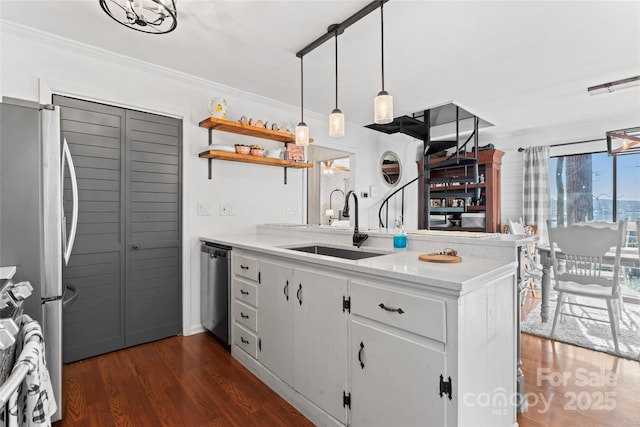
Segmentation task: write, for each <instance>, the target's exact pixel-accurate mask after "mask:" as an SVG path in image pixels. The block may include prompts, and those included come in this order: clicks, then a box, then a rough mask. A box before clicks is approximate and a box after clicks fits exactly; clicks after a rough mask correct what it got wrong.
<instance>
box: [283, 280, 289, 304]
mask: <svg viewBox="0 0 640 427" xmlns="http://www.w3.org/2000/svg"><path fill="white" fill-rule="evenodd" d="M282 292H283V293H284V296H285V298H286V299H287V301H289V281H288V280H287V284H286V285H284V289H283V290H282Z"/></svg>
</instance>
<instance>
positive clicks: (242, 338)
mask: <svg viewBox="0 0 640 427" xmlns="http://www.w3.org/2000/svg"><path fill="white" fill-rule="evenodd" d="M240 341H242V343H243V344H249V341H247V340H245V339H244V337H240Z"/></svg>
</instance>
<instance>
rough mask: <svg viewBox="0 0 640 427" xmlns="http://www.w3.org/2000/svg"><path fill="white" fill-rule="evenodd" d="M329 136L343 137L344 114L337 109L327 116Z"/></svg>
mask: <svg viewBox="0 0 640 427" xmlns="http://www.w3.org/2000/svg"><path fill="white" fill-rule="evenodd" d="M329 136H344V114H342V111H340V109H338V108H335V109H334V110H333V111H332V112H331V115H330V116H329Z"/></svg>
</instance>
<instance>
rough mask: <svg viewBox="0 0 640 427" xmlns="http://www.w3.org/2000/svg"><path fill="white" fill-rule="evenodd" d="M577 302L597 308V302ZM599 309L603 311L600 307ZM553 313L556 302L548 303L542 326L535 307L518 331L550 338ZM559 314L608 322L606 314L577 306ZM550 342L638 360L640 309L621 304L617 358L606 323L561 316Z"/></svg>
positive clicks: (628, 304)
mask: <svg viewBox="0 0 640 427" xmlns="http://www.w3.org/2000/svg"><path fill="white" fill-rule="evenodd" d="M554 296H555V295H554ZM577 302H583V303H586V304H589V305H594V306H600V302H599V301H595V302H594V300H578V301H577ZM602 304H603V303H602ZM602 306H603V307H604V304H603V305H602ZM555 309H556V302H555V301H554V300H552V301H551V302H550V307H549V320H548V321H547V322H546V323H542V320H541V319H540V305H538V306H537V307H536V308H535V309H533V310H532V311H531V312H530V313H529V314H528V315H527V317H526V318H525V319H524V320H523V321H522V322H521V324H520V330H521V331H522V332H525V333H527V334H532V335H537V336H540V337H544V338H550V334H551V326H552V325H553V314H554V311H555ZM563 311H566V312H569V313H573V314H575V315H580V316H584V317H589V318H591V319H594V318H595V319H608V314H607V311H606V310H597V309H591V308H585V307H579V306H571V308H569V306H568V305H565V306H564V307H563ZM554 339H555V340H558V341H562V342H564V343H567V344H572V345H576V346H579V347H584V348H588V349H591V350H596V351H601V352H604V353H609V354H613V355H616V356H621V357H624V358H627V359H632V360H640V305H639V304H630V303H625V304H624V310H623V313H622V318H621V319H620V331H619V333H618V346H619V348H620V353H619V354H616V352H615V348H614V345H613V338H612V337H611V325H610V324H609V323H608V322H607V323H603V322H596V321H593V320H589V319H579V318H575V317H571V316H561V318H560V319H559V320H558V325H557V326H556V333H555V337H554Z"/></svg>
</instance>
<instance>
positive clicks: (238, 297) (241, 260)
mask: <svg viewBox="0 0 640 427" xmlns="http://www.w3.org/2000/svg"><path fill="white" fill-rule="evenodd" d="M231 266H232V267H231V268H232V271H233V277H232V279H231V287H232V288H233V289H232V295H233V303H232V304H231V318H232V319H233V328H232V329H231V334H232V337H231V338H232V342H233V345H234V346H236V347H238V348H240V349H242V351H245V352H246V353H247V354H249V355H250V356H251V357H253V358H256V357H257V355H258V336H257V332H258V323H257V322H258V319H257V304H258V301H257V295H256V294H257V288H256V285H257V281H258V269H257V259H256V258H255V257H250V256H243V255H236V254H233V252H232V257H231Z"/></svg>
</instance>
